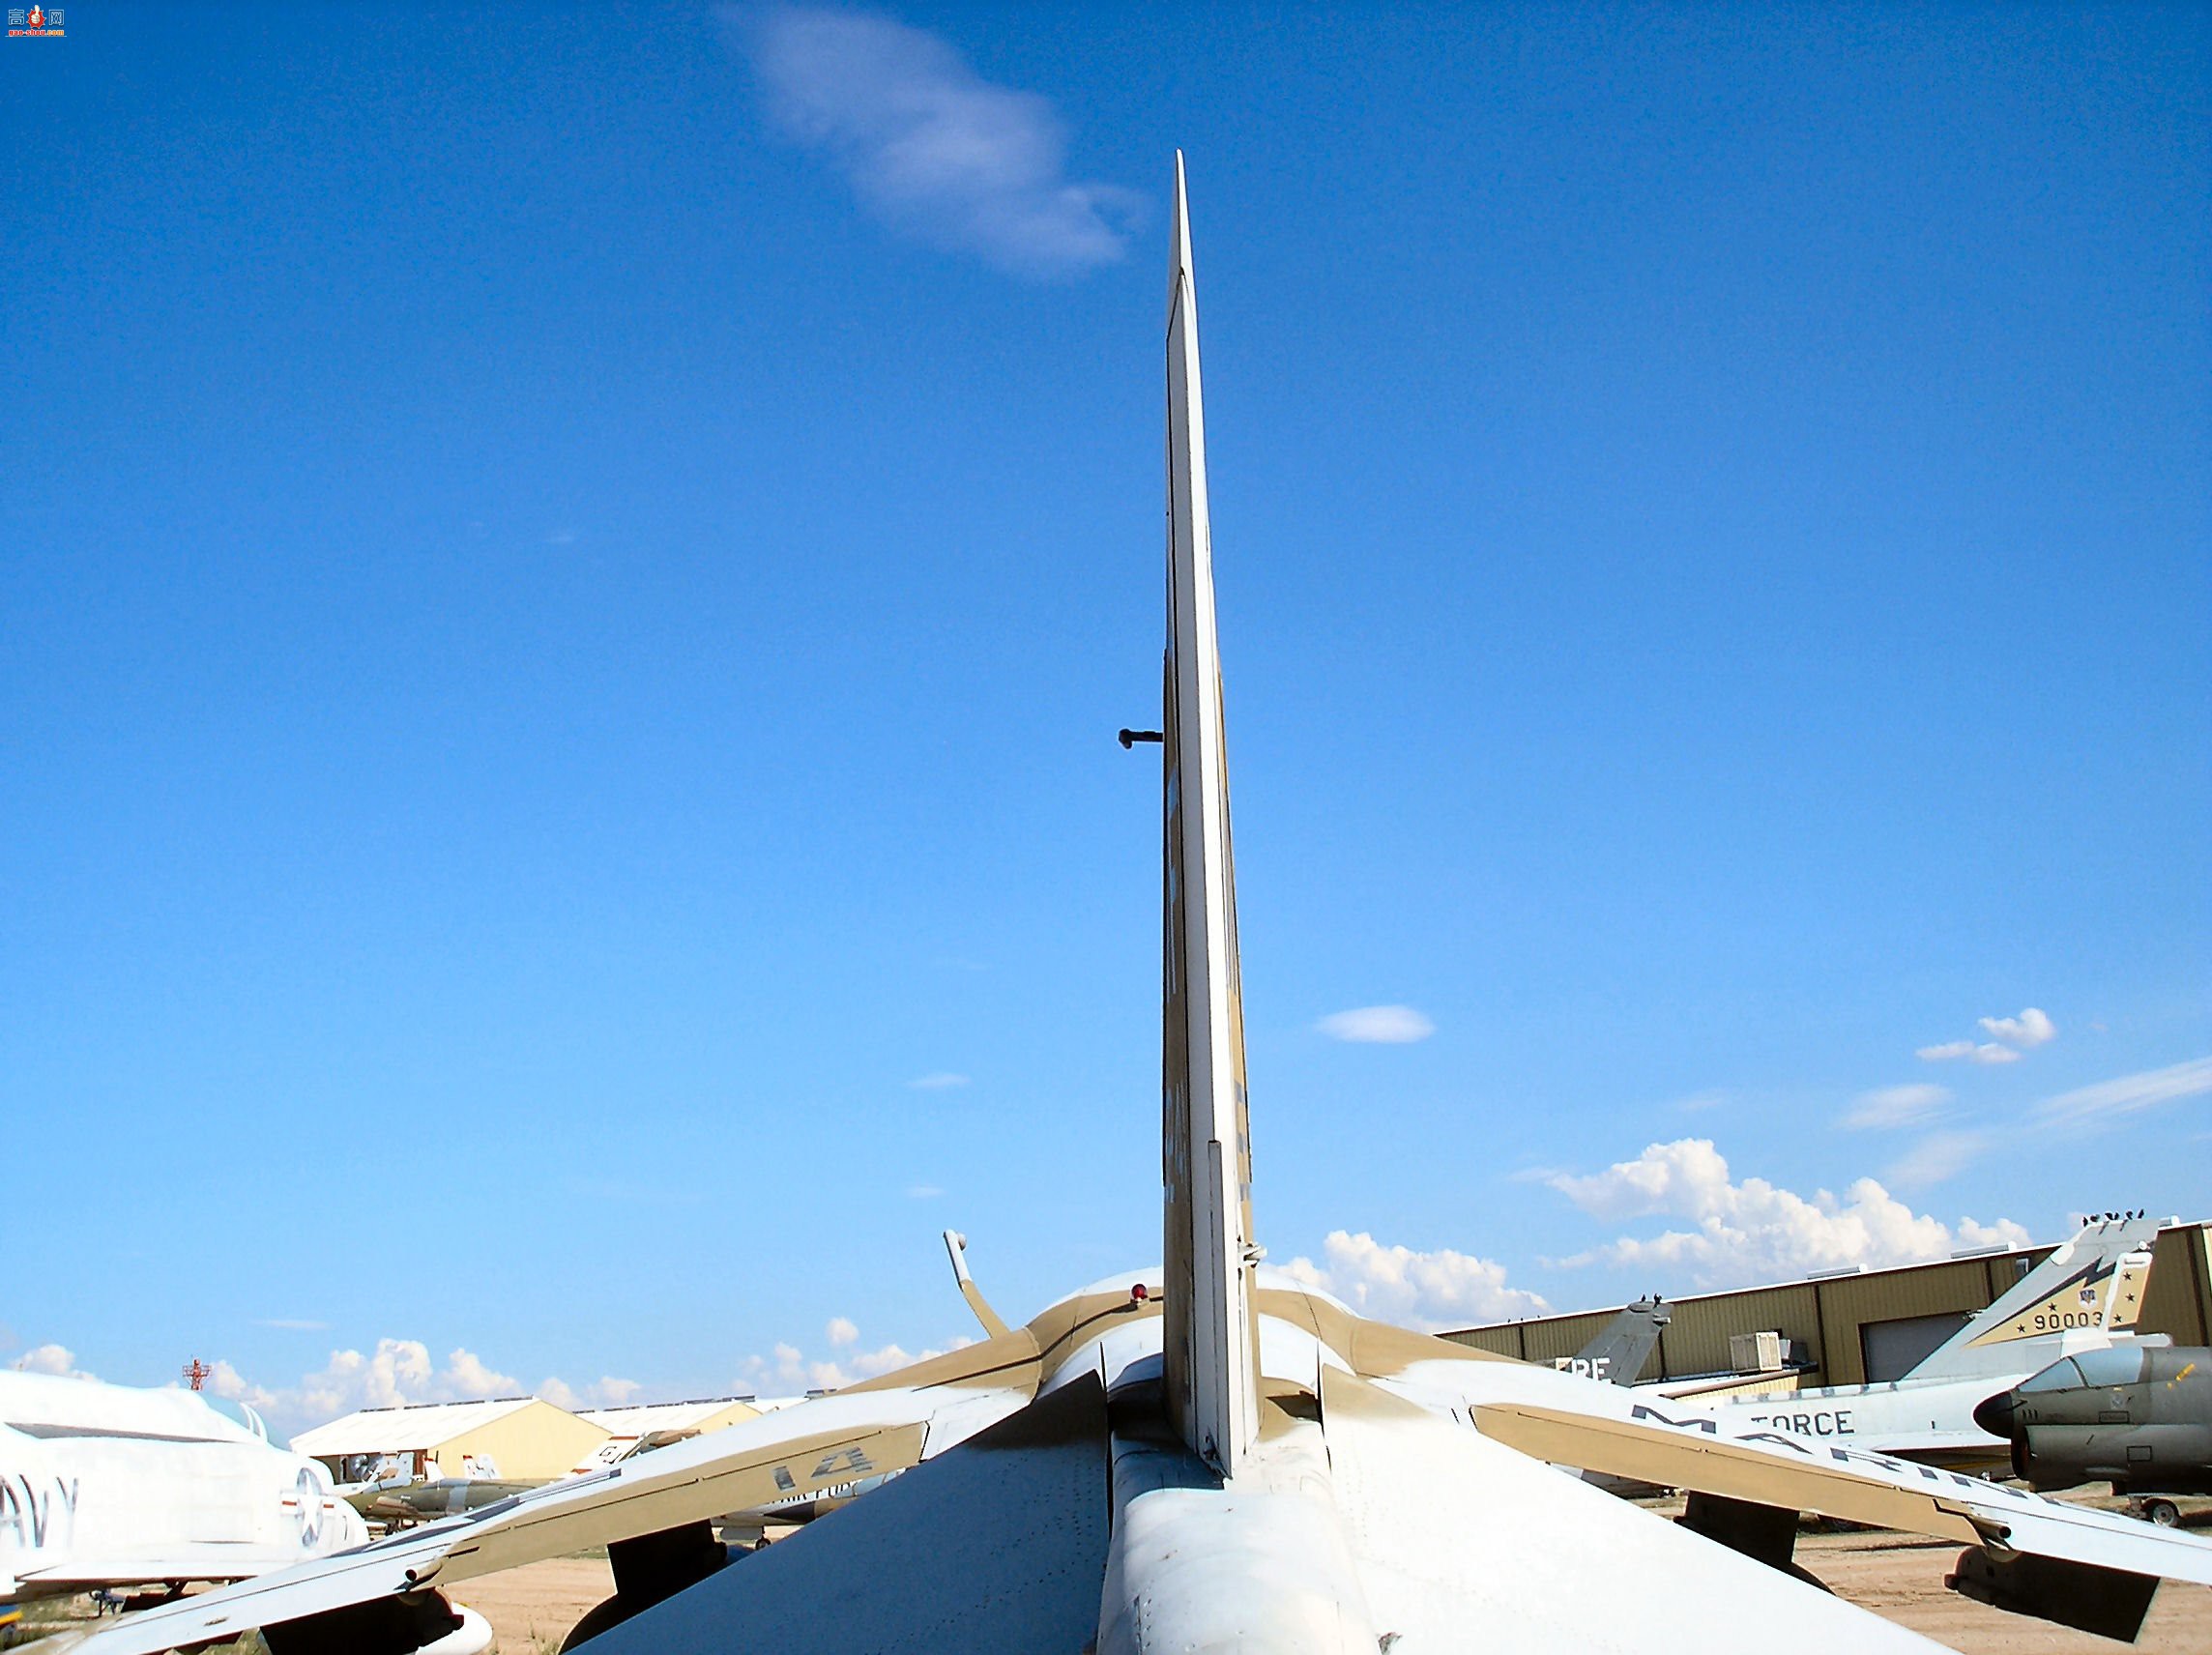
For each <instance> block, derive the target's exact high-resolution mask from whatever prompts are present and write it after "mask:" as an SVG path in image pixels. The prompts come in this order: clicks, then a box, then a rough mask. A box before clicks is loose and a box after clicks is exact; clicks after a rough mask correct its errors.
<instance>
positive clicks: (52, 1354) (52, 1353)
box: [8, 1345, 92, 1379]
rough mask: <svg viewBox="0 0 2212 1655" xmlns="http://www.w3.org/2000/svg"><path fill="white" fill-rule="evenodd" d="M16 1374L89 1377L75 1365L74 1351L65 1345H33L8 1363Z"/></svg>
mask: <svg viewBox="0 0 2212 1655" xmlns="http://www.w3.org/2000/svg"><path fill="white" fill-rule="evenodd" d="M8 1365H9V1366H10V1367H11V1368H13V1369H15V1372H17V1373H18V1374H53V1375H57V1376H59V1377H60V1378H62V1379H91V1378H92V1376H91V1375H90V1374H87V1373H84V1372H82V1371H80V1370H79V1369H78V1367H77V1365H76V1352H75V1351H74V1350H71V1349H70V1348H69V1347H68V1346H67V1345H35V1346H33V1347H32V1348H31V1349H30V1350H26V1351H24V1352H23V1353H22V1354H21V1355H20V1356H18V1357H16V1358H15V1360H14V1361H13V1362H11V1363H9V1364H8Z"/></svg>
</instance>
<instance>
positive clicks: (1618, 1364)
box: [1552, 1293, 1674, 1385]
mask: <svg viewBox="0 0 2212 1655" xmlns="http://www.w3.org/2000/svg"><path fill="white" fill-rule="evenodd" d="M1672 1320H1674V1311H1673V1309H1671V1308H1670V1307H1669V1306H1668V1304H1667V1301H1666V1300H1664V1299H1662V1298H1660V1297H1659V1296H1658V1294H1656V1293H1654V1294H1652V1295H1651V1296H1650V1297H1649V1298H1640V1299H1638V1300H1637V1301H1636V1302H1635V1303H1634V1304H1631V1305H1625V1306H1623V1307H1622V1308H1621V1310H1620V1312H1619V1313H1618V1314H1617V1315H1615V1317H1614V1319H1613V1320H1612V1321H1609V1322H1607V1323H1606V1324H1605V1325H1604V1326H1603V1327H1601V1328H1599V1329H1598V1330H1597V1337H1596V1338H1594V1339H1592V1340H1591V1341H1590V1342H1589V1343H1588V1344H1587V1345H1585V1346H1584V1347H1583V1348H1582V1349H1581V1350H1578V1351H1577V1352H1575V1354H1574V1355H1572V1356H1561V1357H1558V1358H1557V1360H1555V1361H1554V1362H1553V1364H1552V1365H1553V1366H1554V1367H1556V1368H1561V1369H1564V1370H1565V1371H1566V1372H1568V1373H1571V1374H1582V1375H1585V1376H1586V1377H1587V1378H1589V1379H1609V1380H1611V1381H1612V1382H1613V1383H1615V1384H1616V1385H1633V1384H1634V1383H1635V1382H1636V1377H1637V1376H1638V1375H1639V1374H1641V1373H1643V1372H1644V1363H1645V1362H1647V1361H1649V1360H1650V1359H1651V1350H1652V1347H1653V1346H1655V1345H1657V1344H1658V1343H1659V1334H1660V1331H1661V1330H1662V1329H1663V1328H1664V1327H1666V1325H1667V1323H1668V1322H1669V1321H1672Z"/></svg>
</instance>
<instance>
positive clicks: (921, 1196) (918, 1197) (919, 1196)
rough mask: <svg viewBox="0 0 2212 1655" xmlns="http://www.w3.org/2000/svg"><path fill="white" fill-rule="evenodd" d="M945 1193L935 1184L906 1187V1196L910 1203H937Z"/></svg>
mask: <svg viewBox="0 0 2212 1655" xmlns="http://www.w3.org/2000/svg"><path fill="white" fill-rule="evenodd" d="M944 1193H945V1192H944V1191H943V1190H942V1189H940V1188H938V1186H937V1185H935V1184H909V1185H907V1186H906V1195H907V1199H908V1200H909V1201H935V1200H936V1199H937V1198H938V1197H939V1196H941V1195H943V1194H944Z"/></svg>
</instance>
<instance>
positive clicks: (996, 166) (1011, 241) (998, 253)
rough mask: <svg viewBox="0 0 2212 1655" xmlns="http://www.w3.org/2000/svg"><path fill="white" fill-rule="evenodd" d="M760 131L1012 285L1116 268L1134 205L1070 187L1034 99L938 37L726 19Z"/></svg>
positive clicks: (1109, 190) (898, 223)
mask: <svg viewBox="0 0 2212 1655" xmlns="http://www.w3.org/2000/svg"><path fill="white" fill-rule="evenodd" d="M722 16H723V18H724V20H725V22H726V23H728V24H729V25H730V27H731V29H732V32H733V33H734V34H736V35H737V36H739V38H740V39H741V40H742V42H743V43H744V44H745V45H746V46H747V47H748V48H749V50H750V53H751V56H752V61H753V66H754V68H755V70H756V71H757V72H758V73H759V75H760V81H761V86H762V88H763V90H764V91H765V92H766V94H767V100H768V110H769V116H770V118H771V121H772V122H773V123H774V125H775V126H776V127H777V128H778V129H780V130H781V131H783V132H784V134H785V135H786V136H788V137H791V138H795V139H797V140H798V141H799V142H800V143H802V144H805V145H807V146H809V147H810V148H813V149H817V150H820V151H822V152H824V153H825V154H827V155H828V156H829V158H830V160H832V161H834V162H835V163H836V165H837V166H838V167H839V168H840V169H841V170H842V171H843V172H844V173H845V175H846V177H847V178H848V179H849V180H850V181H851V183H852V186H853V189H854V192H855V193H856V194H858V195H859V198H860V200H861V202H862V203H863V204H864V205H865V206H866V207H867V208H868V209H869V210H870V211H871V212H873V213H875V214H876V215H877V216H878V217H879V218H883V219H884V220H885V221H886V222H888V223H889V224H891V225H893V226H895V227H897V228H899V229H902V230H905V231H908V232H909V233H912V234H915V235H918V236H920V237H922V238H924V239H925V240H928V241H931V242H934V243H935V244H937V245H938V246H940V247H964V248H967V249H969V250H971V251H974V252H976V253H979V254H981V255H982V256H983V258H984V259H985V260H987V261H988V262H989V263H991V264H994V265H996V266H998V267H999V268H1000V269H1001V270H1004V271H1007V272H1010V273H1011V274H1013V275H1016V276H1064V275H1072V274H1075V273H1078V272H1082V271H1086V270H1090V269H1091V268H1093V267H1095V266H1097V265H1102V264H1110V263H1113V262H1114V261H1116V260H1118V259H1120V258H1121V255H1122V251H1123V243H1122V236H1121V228H1120V227H1119V224H1118V222H1117V220H1121V219H1124V218H1126V216H1127V215H1128V214H1129V212H1130V211H1131V210H1132V209H1133V208H1134V207H1136V206H1137V205H1138V204H1139V200H1140V198H1139V197H1137V196H1136V195H1134V194H1133V193H1132V192H1130V191H1128V190H1125V189H1118V188H1116V187H1114V186H1112V185H1104V184H1079V183H1075V182H1073V181H1071V180H1070V179H1069V178H1068V176H1067V170H1066V147H1067V146H1066V136H1065V133H1064V131H1063V130H1062V124H1061V120H1060V117H1059V115H1058V114H1057V113H1056V112H1055V110H1054V109H1053V106H1052V104H1051V103H1050V102H1047V101H1046V100H1045V99H1042V98H1039V97H1037V96H1036V95H1035V94H1033V93H1029V92H1017V91H1015V90H1013V89H1012V88H1011V87H1005V86H994V85H992V84H991V83H990V82H989V81H987V80H985V79H983V78H982V77H981V76H980V75H978V74H977V73H975V71H974V70H973V69H971V68H969V67H968V65H967V64H966V63H965V62H964V61H963V60H962V59H961V57H960V55H959V53H957V52H956V51H954V50H953V49H952V47H951V46H949V45H947V44H946V43H945V42H944V41H942V40H940V39H939V38H938V37H937V36H935V35H932V34H927V33H925V32H923V31H922V30H920V29H915V28H909V27H908V26H907V25H905V24H904V23H898V22H894V21H892V20H891V19H890V18H888V17H884V16H879V15H869V14H866V13H855V12H832V11H825V10H816V9H814V8H810V7H799V6H778V7H771V8H769V9H766V10H763V11H757V12H755V11H750V10H740V9H739V8H736V7H727V8H724V10H723V12H722Z"/></svg>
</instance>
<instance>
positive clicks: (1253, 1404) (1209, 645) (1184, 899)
mask: <svg viewBox="0 0 2212 1655" xmlns="http://www.w3.org/2000/svg"><path fill="white" fill-rule="evenodd" d="M1173 257H1174V264H1173V268H1172V270H1171V271H1170V274H1169V285H1168V331H1167V392H1168V398H1167V401H1168V419H1167V426H1168V429H1167V495H1168V498H1167V516H1168V592H1167V596H1168V641H1167V644H1168V647H1167V662H1166V685H1165V693H1166V700H1167V707H1166V715H1165V717H1164V719H1163V720H1162V724H1161V728H1162V730H1163V732H1164V734H1165V740H1164V742H1163V759H1164V765H1165V797H1164V818H1165V822H1164V830H1165V847H1164V850H1165V861H1166V867H1165V876H1166V877H1165V926H1166V936H1165V938H1164V943H1165V950H1164V953H1165V961H1164V968H1165V969H1164V973H1163V983H1162V1025H1163V1027H1162V1042H1161V1049H1162V1050H1161V1056H1162V1074H1161V1116H1162V1133H1161V1137H1162V1144H1161V1151H1162V1161H1163V1167H1162V1174H1163V1179H1164V1182H1165V1185H1166V1201H1165V1213H1164V1219H1163V1224H1164V1232H1165V1233H1164V1235H1163V1241H1164V1250H1163V1257H1164V1260H1165V1263H1166V1272H1167V1279H1166V1284H1165V1286H1166V1294H1165V1299H1166V1302H1165V1304H1164V1306H1163V1310H1164V1313H1165V1319H1166V1330H1165V1333H1166V1352H1165V1356H1166V1376H1165V1377H1166V1391H1167V1407H1168V1413H1169V1417H1170V1419H1171V1421H1172V1422H1173V1423H1174V1425H1175V1426H1176V1428H1177V1430H1178V1432H1179V1434H1180V1436H1181V1437H1182V1439H1183V1441H1184V1442H1185V1443H1186V1444H1187V1445H1188V1446H1189V1448H1190V1449H1191V1451H1192V1452H1193V1453H1195V1454H1197V1455H1198V1456H1199V1457H1200V1458H1202V1459H1204V1460H1206V1461H1208V1463H1209V1464H1211V1465H1212V1466H1214V1468H1215V1469H1217V1470H1218V1471H1220V1472H1221V1473H1222V1475H1223V1476H1225V1477H1226V1476H1229V1475H1232V1474H1234V1472H1235V1471H1236V1469H1237V1462H1238V1461H1239V1459H1241V1457H1242V1456H1243V1453H1244V1451H1245V1449H1246V1448H1247V1447H1248V1446H1249V1445H1250V1444H1251V1443H1252V1441H1253V1440H1254V1438H1255V1437H1257V1436H1258V1435H1259V1429H1260V1423H1259V1422H1260V1415H1259V1348H1260V1336H1259V1303H1258V1299H1257V1296H1256V1295H1255V1293H1254V1292H1253V1260H1254V1258H1255V1256H1256V1254H1255V1249H1254V1248H1253V1245H1252V1147H1251V1128H1250V1123H1249V1120H1248V1118H1247V1116H1246V1110H1245V1093H1244V1008H1243V999H1242V993H1241V988H1240V985H1239V982H1238V976H1237V882H1236V874H1235V870H1234V868H1233V866H1232V858H1231V851H1230V841H1229V769H1228V755H1227V751H1226V743H1225V739H1224V725H1223V716H1222V705H1221V657H1220V651H1219V644H1218V640H1217V638H1216V636H1215V632H1214V618H1213V543H1212V535H1211V530H1210V526H1209V522H1208V512H1207V498H1206V418H1205V412H1204V409H1203V407H1202V404H1201V398H1200V393H1199V372H1198V296H1197V292H1196V289H1195V286H1194V284H1193V281H1192V276H1191V251H1190V210H1189V203H1188V198H1187V196H1186V194H1185V191H1184V187H1183V168H1182V156H1181V154H1180V153H1179V152H1178V154H1177V156H1176V199H1175V249H1174V255H1173Z"/></svg>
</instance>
